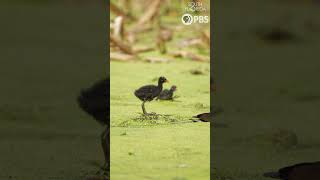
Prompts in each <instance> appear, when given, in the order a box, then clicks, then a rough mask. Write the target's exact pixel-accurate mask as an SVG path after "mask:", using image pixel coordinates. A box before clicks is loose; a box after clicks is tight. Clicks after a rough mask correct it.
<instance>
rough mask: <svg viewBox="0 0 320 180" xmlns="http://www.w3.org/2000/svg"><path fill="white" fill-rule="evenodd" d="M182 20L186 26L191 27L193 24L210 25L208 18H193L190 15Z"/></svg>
mask: <svg viewBox="0 0 320 180" xmlns="http://www.w3.org/2000/svg"><path fill="white" fill-rule="evenodd" d="M181 20H182V23H183V24H184V25H190V24H192V23H200V24H202V23H209V17H208V16H192V15H190V14H184V15H183V16H182V18H181Z"/></svg>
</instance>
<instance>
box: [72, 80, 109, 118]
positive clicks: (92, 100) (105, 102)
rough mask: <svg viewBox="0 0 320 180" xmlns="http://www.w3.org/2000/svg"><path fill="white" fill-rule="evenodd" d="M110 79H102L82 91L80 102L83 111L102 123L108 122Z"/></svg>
mask: <svg viewBox="0 0 320 180" xmlns="http://www.w3.org/2000/svg"><path fill="white" fill-rule="evenodd" d="M108 91H109V79H104V80H101V81H99V82H97V83H95V84H94V85H93V86H92V87H90V88H88V89H84V90H82V91H81V93H80V96H79V97H78V104H79V106H80V107H81V109H82V110H83V111H85V112H86V113H88V114H89V115H90V116H92V117H93V118H94V119H95V120H97V121H98V122H100V123H102V124H108V123H109V122H108V114H109V108H108V106H109V97H108V96H109V95H108Z"/></svg>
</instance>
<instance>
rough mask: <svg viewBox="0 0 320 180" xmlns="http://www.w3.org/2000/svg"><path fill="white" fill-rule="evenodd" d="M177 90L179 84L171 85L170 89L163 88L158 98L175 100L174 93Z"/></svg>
mask: <svg viewBox="0 0 320 180" xmlns="http://www.w3.org/2000/svg"><path fill="white" fill-rule="evenodd" d="M176 90H177V86H171V88H170V89H165V90H163V91H162V92H161V93H160V95H159V96H158V98H157V99H160V100H173V93H174V92H175V91H176Z"/></svg>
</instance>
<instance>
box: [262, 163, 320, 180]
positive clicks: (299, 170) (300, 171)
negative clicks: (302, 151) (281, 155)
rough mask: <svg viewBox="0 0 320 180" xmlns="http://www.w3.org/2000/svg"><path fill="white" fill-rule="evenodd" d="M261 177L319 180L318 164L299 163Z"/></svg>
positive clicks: (319, 166) (319, 168)
mask: <svg viewBox="0 0 320 180" xmlns="http://www.w3.org/2000/svg"><path fill="white" fill-rule="evenodd" d="M263 175H264V176H265V177H270V178H277V179H282V180H320V162H319V161H318V162H308V163H299V164H295V165H293V166H288V167H284V168H281V169H279V170H278V172H268V173H265V174H263Z"/></svg>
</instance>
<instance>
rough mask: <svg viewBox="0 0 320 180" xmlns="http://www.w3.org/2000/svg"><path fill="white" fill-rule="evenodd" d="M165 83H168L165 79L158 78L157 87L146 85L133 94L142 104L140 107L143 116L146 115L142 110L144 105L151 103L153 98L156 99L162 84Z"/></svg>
mask: <svg viewBox="0 0 320 180" xmlns="http://www.w3.org/2000/svg"><path fill="white" fill-rule="evenodd" d="M165 82H168V80H167V79H166V78H165V77H160V78H159V80H158V86H156V85H146V86H142V87H141V88H139V89H137V90H136V91H135V92H134V95H135V96H136V97H137V98H139V99H140V100H141V101H142V102H143V103H142V105H141V106H142V111H143V114H147V113H146V111H145V108H144V103H145V102H147V101H152V100H153V99H154V98H155V97H158V96H159V94H160V93H161V91H162V88H163V87H162V84H163V83H165Z"/></svg>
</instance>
